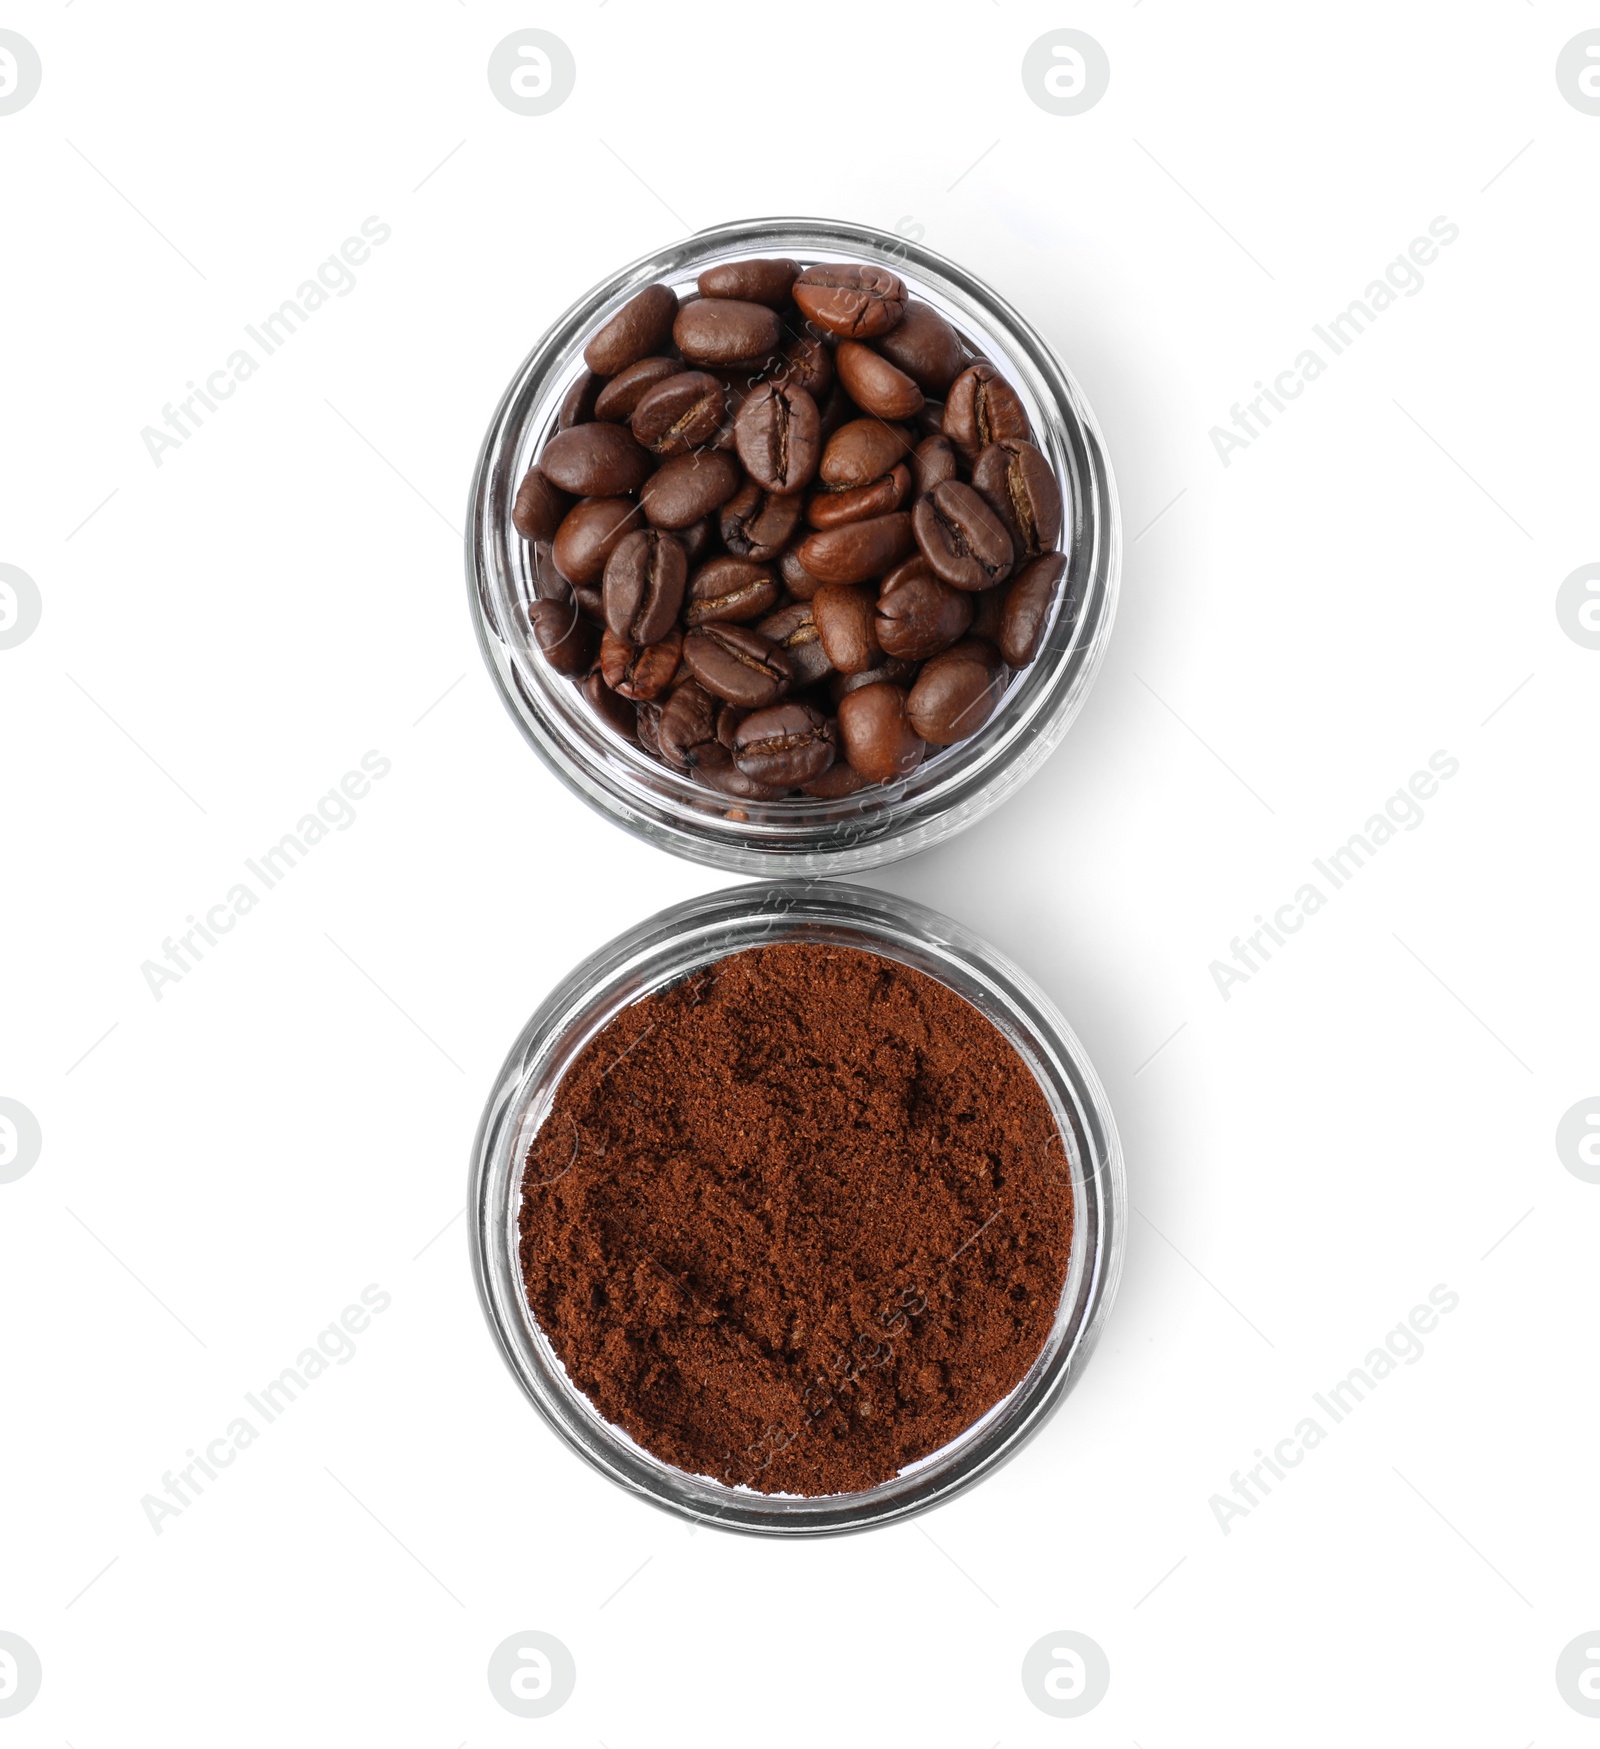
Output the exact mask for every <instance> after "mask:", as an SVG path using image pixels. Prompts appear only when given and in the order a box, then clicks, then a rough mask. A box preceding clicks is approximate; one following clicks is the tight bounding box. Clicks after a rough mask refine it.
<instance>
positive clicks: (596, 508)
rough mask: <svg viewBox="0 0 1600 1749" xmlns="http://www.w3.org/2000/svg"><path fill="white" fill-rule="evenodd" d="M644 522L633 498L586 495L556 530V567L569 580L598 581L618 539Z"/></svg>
mask: <svg viewBox="0 0 1600 1749" xmlns="http://www.w3.org/2000/svg"><path fill="white" fill-rule="evenodd" d="M643 525H644V515H643V513H642V512H641V510H640V509H639V506H638V505H637V504H635V503H633V502H632V501H631V500H630V499H627V498H585V499H584V500H583V501H582V502H581V503H578V504H574V505H573V507H572V508H571V509H570V510H569V511H568V512H567V514H566V515H565V516H564V517H563V518H562V521H561V526H560V528H558V529H557V530H556V538H555V545H554V548H553V553H554V558H555V563H556V569H557V570H558V571H559V572H560V573H561V575H562V576H563V577H565V578H566V580H567V581H568V582H569V583H587V584H595V583H598V582H599V581H600V578H601V576H602V575H603V573H604V571H605V568H606V560H607V559H609V558H610V557H611V553H612V549H613V548H614V547H615V546H616V544H617V542H618V541H620V540H621V539H622V537H623V536H624V535H625V534H630V533H632V531H633V530H634V529H636V528H641V527H643Z"/></svg>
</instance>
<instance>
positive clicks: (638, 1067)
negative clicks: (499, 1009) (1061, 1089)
mask: <svg viewBox="0 0 1600 1749" xmlns="http://www.w3.org/2000/svg"><path fill="white" fill-rule="evenodd" d="M1072 1217H1073V1210H1072V1196H1071V1185H1070V1177H1069V1171H1068V1165H1067V1160H1066V1156H1065V1151H1064V1148H1063V1145H1062V1140H1061V1136H1060V1133H1059V1130H1058V1128H1057V1125H1056V1123H1055V1120H1054V1118H1053V1117H1052V1115H1051V1112H1050V1107H1049V1105H1048V1103H1047V1102H1046V1100H1045V1097H1044V1095H1043V1093H1042V1091H1041V1090H1040V1088H1039V1085H1038V1083H1037V1081H1035V1079H1034V1077H1033V1075H1032V1074H1031V1072H1030V1071H1029V1070H1028V1068H1027V1066H1026V1064H1024V1062H1023V1061H1022V1059H1021V1058H1020V1057H1019V1056H1018V1055H1017V1053H1016V1051H1015V1050H1014V1049H1013V1048H1012V1046H1011V1044H1010V1043H1009V1042H1008V1041H1007V1040H1006V1038H1005V1037H1004V1035H1003V1034H1001V1033H1000V1032H999V1031H998V1029H997V1028H996V1027H995V1026H994V1025H993V1024H992V1023H991V1022H990V1021H988V1020H987V1019H985V1018H984V1017H983V1016H982V1015H981V1014H980V1013H979V1012H978V1011H977V1010H976V1009H975V1008H973V1007H972V1006H971V1005H970V1004H969V1003H967V1002H966V1001H965V1000H963V998H961V997H960V996H958V995H956V994H955V992H954V991H952V990H950V989H948V988H947V987H946V986H945V985H943V984H940V983H938V982H937V981H935V980H934V979H932V978H929V977H926V976H924V975H923V974H922V973H920V972H916V971H913V970H911V969H909V968H908V967H905V966H901V965H898V964H896V963H895V962H893V961H891V960H887V959H883V958H880V957H879V956H877V955H875V954H869V953H863V952H860V951H858V950H855V949H851V948H844V947H835V946H831V945H826V944H805V943H784V944H780V945H775V946H771V947H763V948H755V949H751V950H749V951H746V952H743V953H738V954H734V955H731V956H729V957H728V958H726V959H723V960H720V961H718V962H716V963H715V964H713V965H711V966H708V967H705V968H703V969H702V970H701V971H699V972H697V973H696V974H694V976H692V977H691V978H689V979H688V980H686V981H684V982H682V983H680V984H677V985H675V986H673V987H672V988H671V989H669V990H666V991H663V992H660V993H658V994H656V995H653V996H649V997H647V998H645V999H644V1000H642V1001H640V1002H637V1003H635V1004H633V1005H632V1006H631V1007H629V1008H627V1009H625V1010H623V1012H622V1013H621V1014H619V1015H618V1016H617V1017H616V1018H615V1019H614V1020H613V1021H611V1022H610V1023H609V1025H607V1026H606V1027H605V1028H604V1029H603V1030H602V1031H601V1032H600V1033H599V1034H598V1035H597V1036H596V1037H595V1038H594V1039H593V1040H592V1041H591V1042H590V1044H589V1045H588V1046H587V1047H586V1048H585V1049H584V1051H583V1052H582V1053H581V1055H580V1056H579V1058H578V1060H577V1062H576V1063H575V1064H574V1066H573V1067H572V1069H571V1070H570V1071H569V1072H568V1073H567V1074H566V1076H565V1077H564V1078H563V1079H562V1081H561V1084H560V1086H559V1087H558V1088H557V1091H556V1096H555V1100H554V1103H553V1105H552V1107H551V1110H550V1112H549V1115H548V1117H547V1118H546V1120H545V1122H544V1123H543V1124H542V1125H541V1127H540V1130H539V1133H538V1135H537V1136H536V1137H535V1139H534V1142H533V1144H532V1146H531V1148H530V1149H529V1152H528V1157H527V1162H526V1168H525V1172H524V1178H523V1200H522V1209H521V1214H520V1233H521V1253H520V1254H521V1264H522V1272H523V1279H524V1283H525V1285H526V1290H527V1295H528V1302H529V1305H530V1306H531V1308H532V1310H533V1313H534V1315H535V1317H536V1318H537V1319H538V1321H539V1324H540V1325H541V1326H542V1328H543V1329H544V1331H545V1332H546V1334H547V1335H548V1337H549V1338H550V1341H551V1343H552V1344H553V1346H554V1348H555V1351H556V1353H557V1354H558V1355H559V1356H560V1358H561V1361H562V1363H563V1365H564V1366H565V1367H566V1369H567V1372H568V1374H569V1376H570V1377H571V1378H572V1380H573V1382H574V1383H575V1384H576V1385H577V1386H578V1388H579V1389H580V1390H581V1391H582V1392H583V1393H584V1394H585V1395H586V1396H587V1397H588V1398H589V1400H590V1401H591V1402H592V1403H593V1404H594V1405H595V1407H596V1408H597V1409H598V1410H599V1411H600V1413H601V1414H602V1415H603V1416H604V1417H605V1418H606V1419H607V1420H608V1421H611V1422H612V1423H614V1424H615V1425H617V1426H619V1427H621V1428H623V1429H624V1430H625V1431H626V1432H627V1433H628V1434H630V1435H631V1436H632V1437H633V1438H634V1439H635V1440H636V1441H637V1442H638V1443H639V1444H640V1445H642V1446H644V1447H645V1448H646V1449H647V1450H649V1451H651V1452H653V1453H654V1454H655V1455H656V1456H657V1457H659V1458H662V1459H664V1460H666V1461H667V1462H668V1463H671V1464H674V1465H676V1466H677V1467H679V1468H680V1469H684V1470H687V1471H690V1472H692V1473H695V1474H700V1475H708V1476H713V1477H716V1478H717V1479H718V1480H720V1481H723V1482H727V1483H742V1484H744V1485H746V1486H748V1487H750V1488H753V1489H757V1490H760V1491H761V1492H764V1493H774V1492H781V1493H790V1494H804V1495H818V1494H835V1493H847V1492H853V1491H856V1490H859V1489H863V1488H867V1487H870V1486H872V1485H873V1484H875V1483H878V1482H883V1481H887V1480H888V1479H889V1478H891V1477H892V1476H894V1475H895V1474H896V1473H897V1472H898V1471H899V1470H900V1469H901V1468H902V1467H903V1466H905V1465H906V1464H908V1463H911V1462H913V1461H914V1460H915V1459H917V1458H920V1457H924V1456H926V1455H927V1454H928V1453H929V1452H932V1451H934V1450H936V1449H937V1448H938V1447H940V1446H942V1445H944V1444H946V1443H947V1442H948V1441H949V1440H951V1439H952V1438H954V1436H955V1435H956V1434H958V1433H960V1432H961V1431H962V1430H963V1429H964V1428H966V1427H969V1426H970V1425H971V1424H972V1423H973V1422H974V1421H976V1420H977V1419H978V1418H979V1417H980V1416H981V1415H982V1414H983V1413H984V1412H985V1411H986V1410H988V1409H989V1408H991V1407H992V1406H993V1405H994V1404H995V1403H997V1402H999V1401H1000V1399H1001V1398H1002V1397H1004V1396H1005V1395H1006V1394H1007V1393H1008V1392H1009V1391H1010V1390H1012V1388H1013V1387H1014V1386H1015V1385H1017V1384H1018V1383H1019V1382H1020V1381H1021V1379H1022V1377H1023V1375H1024V1374H1025V1373H1026V1372H1027V1370H1028V1368H1029V1366H1030V1365H1031V1364H1032V1362H1033V1361H1034V1360H1035V1358H1036V1357H1037V1356H1038V1354H1039V1352H1040V1350H1041V1348H1042V1347H1043V1346H1044V1343H1045V1340H1046V1338H1047V1336H1048V1334H1049V1331H1050V1327H1051V1324H1052V1322H1053V1321H1054V1317H1055V1311H1056V1305H1057V1302H1058V1300H1059V1299H1060V1295H1061V1288H1062V1284H1063V1282H1064V1280H1065V1277H1066V1271H1067V1260H1068V1255H1069V1251H1070V1248H1071V1242H1072Z"/></svg>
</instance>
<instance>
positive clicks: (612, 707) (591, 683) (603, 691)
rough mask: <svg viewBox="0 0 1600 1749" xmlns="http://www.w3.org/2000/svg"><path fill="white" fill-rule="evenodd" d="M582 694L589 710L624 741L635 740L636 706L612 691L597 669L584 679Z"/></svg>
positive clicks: (636, 731) (636, 730) (636, 726)
mask: <svg viewBox="0 0 1600 1749" xmlns="http://www.w3.org/2000/svg"><path fill="white" fill-rule="evenodd" d="M583 696H584V697H585V698H586V699H588V701H589V708H590V710H592V711H593V712H594V714H595V715H596V716H597V717H598V718H599V719H600V721H601V722H602V723H604V724H605V725H606V727H607V728H608V729H612V730H614V731H615V732H616V733H617V734H619V735H620V736H621V737H622V738H623V740H624V741H633V740H637V738H638V722H639V713H638V709H637V707H636V706H634V705H631V704H630V703H629V702H628V701H627V699H625V698H624V697H623V696H622V695H621V694H620V693H617V692H613V691H612V690H611V688H610V687H609V686H607V685H606V682H605V676H604V675H603V674H601V673H600V672H599V671H598V670H596V671H595V673H593V674H591V675H590V676H589V678H588V679H587V680H586V681H584V683H583Z"/></svg>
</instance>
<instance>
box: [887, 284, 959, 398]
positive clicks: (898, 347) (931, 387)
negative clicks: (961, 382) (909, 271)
mask: <svg viewBox="0 0 1600 1749" xmlns="http://www.w3.org/2000/svg"><path fill="white" fill-rule="evenodd" d="M877 346H878V350H879V351H880V352H881V353H882V354H883V356H884V357H885V358H886V359H888V361H889V362H890V364H893V365H898V366H899V368H900V369H901V370H903V371H904V372H905V373H906V375H907V376H908V377H910V378H911V380H912V382H914V383H915V384H916V385H917V387H918V388H919V389H921V390H922V392H923V393H924V394H925V395H943V394H945V393H947V392H948V390H949V388H950V385H951V384H952V383H953V382H954V381H955V380H956V378H957V377H958V376H960V375H961V370H962V366H963V365H964V364H965V362H966V358H965V355H964V353H963V352H962V348H961V342H960V340H958V339H957V338H956V331H955V329H954V328H952V327H951V326H950V324H949V323H948V322H947V321H946V320H945V319H944V317H943V316H941V315H940V314H939V312H938V311H937V310H936V309H934V307H933V305H932V304H924V303H920V302H919V301H918V300H917V299H916V298H907V299H906V307H905V314H904V315H902V316H901V318H900V320H899V321H898V322H897V323H896V324H895V325H894V327H893V328H891V329H890V330H889V332H888V333H887V334H885V335H884V336H883V338H882V339H881V340H879V341H878V342H877Z"/></svg>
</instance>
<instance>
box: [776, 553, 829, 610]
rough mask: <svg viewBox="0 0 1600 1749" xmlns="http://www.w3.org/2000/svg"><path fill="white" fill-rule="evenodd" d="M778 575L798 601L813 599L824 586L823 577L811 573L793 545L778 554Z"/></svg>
mask: <svg viewBox="0 0 1600 1749" xmlns="http://www.w3.org/2000/svg"><path fill="white" fill-rule="evenodd" d="M778 575H779V576H780V577H781V578H782V579H783V586H784V588H785V589H787V590H788V591H789V593H790V594H791V595H792V596H793V597H794V598H795V600H796V601H809V600H811V598H812V597H813V596H814V595H815V594H816V592H817V591H818V590H819V589H820V588H821V587H822V579H821V578H820V577H813V576H812V575H811V573H810V572H809V571H808V570H807V569H806V568H805V566H804V565H803V564H802V563H801V561H800V554H799V553H798V552H797V551H796V550H795V548H793V547H790V548H789V549H788V550H787V551H786V552H783V553H780V554H779V555H778Z"/></svg>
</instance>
